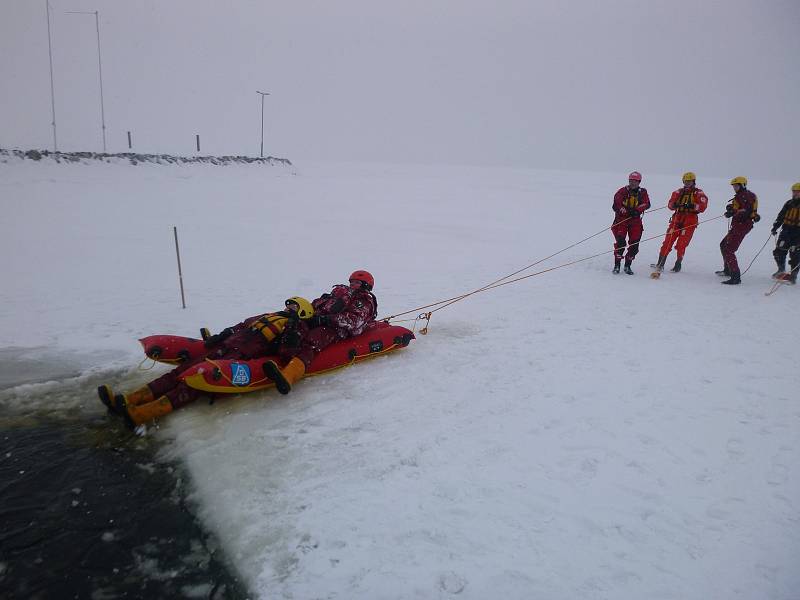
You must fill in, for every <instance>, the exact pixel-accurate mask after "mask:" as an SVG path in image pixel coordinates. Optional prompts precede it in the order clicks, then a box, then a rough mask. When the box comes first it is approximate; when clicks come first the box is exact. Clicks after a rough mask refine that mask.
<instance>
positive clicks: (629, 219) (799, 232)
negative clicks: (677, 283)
mask: <svg viewBox="0 0 800 600" xmlns="http://www.w3.org/2000/svg"><path fill="white" fill-rule="evenodd" d="M682 179H683V186H682V187H680V188H678V189H677V190H675V191H674V192H672V195H671V196H670V198H669V202H668V203H667V208H669V210H671V211H673V214H672V216H671V217H670V220H669V225H668V227H667V233H666V235H665V236H664V242H663V243H662V244H661V250H660V251H659V253H658V261H657V262H656V263H655V264H654V265H652V266H653V267H654V268H655V269H656V270H657V271H663V270H664V266H665V265H666V262H667V256H669V253H670V252H671V251H672V248H673V246H675V248H676V251H677V258H676V260H675V265H674V266H673V267H672V271H673V272H676V273H677V272H678V271H680V270H681V266H682V263H683V256H684V254H685V253H686V248H687V247H688V246H689V242H691V241H692V235H693V234H694V230H695V229H696V228H697V223H698V216H697V215H699V214H700V213H702V212H704V211H705V210H706V208H708V197H707V196H706V195H705V193H704V192H703V190H701V189H700V188H699V187H697V177H696V176H695V174H694V173H692V172H691V171H689V172H686V173H684V174H683V178H682ZM641 183H642V174H641V173H639V172H638V171H634V172H633V173H631V174H630V175H629V176H628V185H626V186H625V187H621V188H620V189H619V190H617V193H616V194H614V203H613V205H612V209H613V211H614V222H613V223H612V225H611V233H612V234H613V235H614V268H613V272H614V273H619V271H620V266H621V265H622V268H623V271H624V272H625V273H627V274H628V275H633V270H632V269H631V264H632V263H633V260H634V258H636V254H637V253H638V252H639V241H640V240H641V239H642V232H643V231H644V227H643V226H642V214H643V213H644V212H645V211H646V210H648V209H649V208H650V197H649V196H648V194H647V190H646V189H645V188H643V187H642V186H641ZM731 186H733V192H734V196H733V198H731V200H730V202H728V205H727V206H726V207H725V217H727V218H729V219H730V220H731V221H730V228H729V229H728V233H727V234H726V235H725V237H724V238H722V241H721V242H720V244H719V249H720V252H721V253H722V263H723V267H722V270H720V271H716V274H717V275H720V276H723V277H727V279H726V280H725V281H723V282H722V283H724V284H725V285H737V284H739V283H741V282H742V274H741V271H740V270H739V263H738V262H737V260H736V250H738V248H739V245H740V244H741V243H742V240H743V239H744V237H745V236H746V235H747V234H748V233H750V230H751V229H752V228H753V224H754V223H758V222H759V221H760V220H761V216H760V215H759V214H758V198H757V197H756V195H755V194H754V193H753V192H751V191H750V190H748V189H747V178H746V177H734V178H733V179H731ZM778 229H780V230H781V233H780V235H779V236H778V240H777V243H776V247H775V250H774V252H773V253H772V254H773V256H774V257H775V262H776V263H777V265H778V270H777V271H775V273H773V274H772V276H773V277H774V278H775V279H783V280H785V281H787V282H788V283H796V282H797V271H798V269H800V183H795V184H794V185H793V186H792V197H791V199H790V200H788V201H787V202H786V204H784V205H783V208H782V209H781V210H780V212H779V213H778V217H777V218H776V219H775V223H774V224H773V225H772V231H771V233H772V235H777V234H778ZM787 255H788V256H789V269H790V270H789V272H788V273H787V272H786V257H787ZM623 260H624V261H625V262H624V265H623Z"/></svg>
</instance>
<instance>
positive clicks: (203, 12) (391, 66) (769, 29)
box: [0, 0, 800, 181]
mask: <svg viewBox="0 0 800 600" xmlns="http://www.w3.org/2000/svg"><path fill="white" fill-rule="evenodd" d="M50 6H51V18H52V21H51V27H52V35H53V53H54V71H55V95H56V121H57V124H58V140H59V149H60V150H95V151H99V150H101V149H102V142H101V135H100V117H99V99H98V81H97V53H96V38H95V26H94V18H93V17H91V16H87V15H70V14H65V12H66V11H68V10H87V11H93V10H99V11H100V19H101V21H100V23H101V24H100V27H101V43H102V52H103V80H104V81H103V83H104V92H105V110H106V125H107V137H108V148H109V151H110V152H117V151H126V150H127V141H126V131H128V130H131V131H132V132H133V136H134V150H135V151H141V152H159V153H160V152H170V153H182V154H193V153H194V134H195V133H199V134H200V135H201V139H202V144H203V148H202V153H203V154H249V155H253V156H257V155H258V151H259V142H260V99H259V96H258V95H257V94H256V93H255V91H256V90H257V89H261V90H266V91H269V92H271V93H272V96H269V97H268V98H267V99H266V104H265V107H266V110H265V130H266V131H265V154H272V155H275V156H285V157H288V158H290V159H292V160H294V161H298V162H302V161H303V160H309V159H337V160H353V161H360V160H377V161H386V162H425V163H446V164H487V165H511V166H530V167H543V168H561V169H576V170H616V169H620V170H622V171H627V170H629V169H633V168H637V169H640V170H642V171H645V172H646V171H658V172H661V173H670V172H673V171H674V172H682V171H684V170H686V169H693V170H695V171H698V172H699V174H701V175H702V174H704V173H705V174H709V175H720V176H732V175H735V174H740V173H741V174H746V175H750V176H753V177H755V176H761V177H769V178H776V179H782V180H792V181H795V180H798V179H800V119H799V116H800V115H798V106H800V68H798V67H800V1H798V0H764V1H745V0H730V1H724V2H723V1H719V2H717V1H714V2H689V1H684V0H677V1H676V0H672V1H667V0H664V1H653V2H647V1H636V2H634V1H628V0H613V1H607V2H601V1H597V2H591V1H575V2H567V1H563V2H559V1H555V0H543V1H538V2H535V1H532V0H531V1H521V0H506V1H503V0H497V1H495V2H489V1H479V0H442V1H436V0H425V1H421V0H404V1H403V2H391V3H390V2H383V1H380V0H337V1H330V0H326V1H302V0H291V1H281V2H272V1H256V0H236V1H233V2H231V3H227V4H226V3H221V2H217V1H214V2H212V1H207V0H192V1H189V0H170V1H165V0H126V1H121V0H50ZM46 27H47V24H46V16H45V4H44V0H0V82H2V95H0V147H6V148H7V147H18V148H31V147H36V148H48V149H52V128H51V125H50V121H51V115H50V81H49V71H48V57H47V29H46Z"/></svg>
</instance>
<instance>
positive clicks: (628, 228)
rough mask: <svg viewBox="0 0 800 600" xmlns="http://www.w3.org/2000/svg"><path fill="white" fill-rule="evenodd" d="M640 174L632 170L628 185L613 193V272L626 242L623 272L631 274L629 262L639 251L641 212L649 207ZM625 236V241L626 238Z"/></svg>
mask: <svg viewBox="0 0 800 600" xmlns="http://www.w3.org/2000/svg"><path fill="white" fill-rule="evenodd" d="M641 182H642V174H641V173H639V172H638V171H634V172H633V173H631V174H630V175H629V176H628V185H626V186H625V187H622V188H619V190H617V193H616V194H614V204H613V205H612V209H613V210H614V223H613V224H612V225H611V233H612V234H614V273H619V265H620V262H621V261H622V258H623V253H624V252H625V246H626V244H627V247H628V252H627V254H625V272H626V273H627V274H628V275H633V271H632V270H631V263H632V262H633V259H634V258H636V254H637V253H638V252H639V240H641V239H642V232H643V231H644V227H643V226H642V213H643V212H644V211H646V210H647V209H648V208H650V197H649V196H648V195H647V190H646V189H644V188H643V187H639V185H640V184H641ZM626 237H627V242H626V239H625V238H626Z"/></svg>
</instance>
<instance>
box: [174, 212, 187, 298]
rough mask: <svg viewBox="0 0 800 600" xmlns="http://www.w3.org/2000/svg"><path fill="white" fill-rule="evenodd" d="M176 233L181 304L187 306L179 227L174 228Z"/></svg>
mask: <svg viewBox="0 0 800 600" xmlns="http://www.w3.org/2000/svg"><path fill="white" fill-rule="evenodd" d="M172 231H173V233H174V234H175V255H176V256H177V257H178V282H179V283H180V284H181V304H182V305H183V308H186V297H185V296H184V295H183V272H182V271H181V251H180V249H179V248H178V228H177V227H174V226H173V228H172Z"/></svg>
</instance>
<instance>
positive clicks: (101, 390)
mask: <svg viewBox="0 0 800 600" xmlns="http://www.w3.org/2000/svg"><path fill="white" fill-rule="evenodd" d="M97 395H98V396H99V397H100V402H102V403H103V404H105V406H106V408H107V409H108V412H110V413H113V414H115V415H116V414H119V413H118V412H117V406H116V404H115V403H114V392H113V391H111V386H110V385H106V384H103V385H101V386H99V387H98V388H97Z"/></svg>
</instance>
